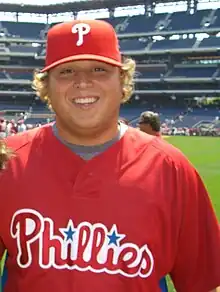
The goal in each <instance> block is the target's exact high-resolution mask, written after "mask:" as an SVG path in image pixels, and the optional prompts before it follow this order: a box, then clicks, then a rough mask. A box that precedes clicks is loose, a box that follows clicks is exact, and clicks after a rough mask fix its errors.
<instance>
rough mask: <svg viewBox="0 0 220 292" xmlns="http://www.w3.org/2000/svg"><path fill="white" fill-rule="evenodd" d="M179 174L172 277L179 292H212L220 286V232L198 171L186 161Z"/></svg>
mask: <svg viewBox="0 0 220 292" xmlns="http://www.w3.org/2000/svg"><path fill="white" fill-rule="evenodd" d="M176 171H177V173H178V179H177V181H178V188H179V191H178V196H180V198H178V199H180V201H181V210H180V212H179V213H180V214H181V221H180V222H181V224H180V229H179V235H178V243H177V246H176V255H175V261H174V265H173V268H172V272H171V278H172V280H173V282H174V285H175V287H176V289H177V291H178V292H209V291H211V290H212V289H215V288H216V287H218V286H220V229H219V224H218V221H217V218H216V216H215V213H214V210H213V207H212V205H211V201H210V198H209V196H208V194H207V191H206V189H205V187H204V184H203V182H202V180H201V178H200V176H199V175H198V173H197V172H196V171H195V169H194V168H193V167H192V166H191V165H190V163H188V161H186V160H185V159H183V161H182V162H181V163H180V166H179V167H176Z"/></svg>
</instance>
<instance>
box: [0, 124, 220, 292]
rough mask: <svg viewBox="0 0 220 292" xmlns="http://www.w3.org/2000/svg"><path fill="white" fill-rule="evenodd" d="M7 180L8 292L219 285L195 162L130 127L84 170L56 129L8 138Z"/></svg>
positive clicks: (213, 233) (212, 230)
mask: <svg viewBox="0 0 220 292" xmlns="http://www.w3.org/2000/svg"><path fill="white" fill-rule="evenodd" d="M8 145H9V146H10V147H12V148H13V149H15V150H16V154H17V155H16V157H15V158H13V159H12V160H11V161H10V163H9V164H8V167H7V169H6V170H5V171H4V172H3V173H2V175H1V177H0V198H1V205H0V214H1V224H0V237H1V240H0V242H2V243H4V246H5V247H6V248H7V250H8V258H7V261H6V268H7V271H8V277H7V282H6V285H5V289H4V291H5V292H14V291H17V292H30V291H31V292H39V291H41V292H47V291H62V292H73V291H74V292H75V291H76V292H88V291H95V292H103V291H105V292H112V291H114V292H122V291H126V292H157V291H160V288H159V281H160V279H161V278H163V277H164V276H165V275H167V274H171V276H172V279H173V281H174V283H175V286H176V289H177V291H178V292H192V291H193V292H208V291H210V290H211V289H214V288H215V287H217V286H218V285H220V269H219V263H220V248H219V247H220V234H219V227H218V223H217V219H216V217H215V215H214V212H213V209H212V206H211V204H210V200H209V197H208V195H207V192H206V190H205V188H204V186H203V183H202V181H201V179H200V178H199V176H198V174H197V172H196V171H195V170H194V168H193V167H192V166H191V165H190V164H189V162H188V161H187V160H186V158H185V157H184V156H183V155H182V154H181V153H180V152H179V151H178V150H177V149H175V148H174V147H173V146H171V145H169V144H168V143H167V142H165V141H163V139H158V138H156V137H153V136H149V135H146V134H144V133H141V132H140V131H138V130H135V129H132V128H129V129H128V130H127V132H126V133H125V135H124V136H123V137H122V138H121V139H120V140H119V141H118V142H116V143H115V144H114V145H113V146H111V147H110V148H109V149H107V150H106V151H105V152H103V153H102V154H100V155H98V156H96V157H94V158H93V159H91V160H89V161H85V160H83V159H82V158H80V157H79V156H77V155H76V154H74V153H73V152H72V151H71V150H70V149H69V148H67V147H66V146H65V145H63V144H62V143H61V142H60V141H59V140H58V139H57V138H56V137H55V136H54V135H53V133H52V129H51V126H46V127H42V128H40V129H35V130H31V131H29V132H25V133H21V134H18V135H16V136H14V137H9V139H8Z"/></svg>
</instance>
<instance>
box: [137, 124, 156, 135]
mask: <svg viewBox="0 0 220 292" xmlns="http://www.w3.org/2000/svg"><path fill="white" fill-rule="evenodd" d="M139 129H140V130H141V131H142V132H144V133H147V134H149V135H153V136H154V135H155V131H153V130H152V128H151V126H150V125H149V124H139Z"/></svg>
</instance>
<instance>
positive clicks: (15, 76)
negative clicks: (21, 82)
mask: <svg viewBox="0 0 220 292" xmlns="http://www.w3.org/2000/svg"><path fill="white" fill-rule="evenodd" d="M9 75H10V76H11V78H12V79H28V80H32V79H33V73H30V72H24V73H23V72H10V73H9Z"/></svg>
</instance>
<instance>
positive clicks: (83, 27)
mask: <svg viewBox="0 0 220 292" xmlns="http://www.w3.org/2000/svg"><path fill="white" fill-rule="evenodd" d="M89 32H90V26H89V25H88V24H87V23H77V24H75V25H74V26H73V27H72V33H78V41H77V42H76V45H77V46H78V47H79V46H81V45H82V44H83V38H84V36H85V35H87V34H88V33H89Z"/></svg>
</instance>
